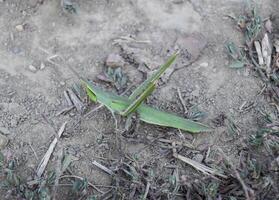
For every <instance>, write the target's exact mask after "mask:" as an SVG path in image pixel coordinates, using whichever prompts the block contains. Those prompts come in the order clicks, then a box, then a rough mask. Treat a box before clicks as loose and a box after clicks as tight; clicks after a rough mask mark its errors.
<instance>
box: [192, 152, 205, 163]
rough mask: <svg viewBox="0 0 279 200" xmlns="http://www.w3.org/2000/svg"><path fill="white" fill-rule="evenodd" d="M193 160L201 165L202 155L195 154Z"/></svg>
mask: <svg viewBox="0 0 279 200" xmlns="http://www.w3.org/2000/svg"><path fill="white" fill-rule="evenodd" d="M193 160H195V161H197V162H199V163H201V162H202V161H203V155H202V154H196V155H195V156H194V157H193Z"/></svg>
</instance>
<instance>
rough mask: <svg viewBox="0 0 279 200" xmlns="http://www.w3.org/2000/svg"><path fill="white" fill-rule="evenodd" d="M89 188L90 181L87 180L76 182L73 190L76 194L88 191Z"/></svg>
mask: <svg viewBox="0 0 279 200" xmlns="http://www.w3.org/2000/svg"><path fill="white" fill-rule="evenodd" d="M87 187H88V181H87V179H86V178H85V179H83V180H76V181H75V182H74V183H73V190H74V191H75V192H76V193H80V192H82V191H84V190H87Z"/></svg>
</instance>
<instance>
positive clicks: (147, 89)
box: [83, 54, 211, 133]
mask: <svg viewBox="0 0 279 200" xmlns="http://www.w3.org/2000/svg"><path fill="white" fill-rule="evenodd" d="M176 57H177V54H175V55H173V56H171V57H170V58H169V60H168V61H167V62H166V63H165V64H164V65H163V66H162V67H160V69H159V70H158V71H157V72H155V73H154V74H153V75H152V76H150V77H149V78H148V79H146V80H145V81H144V82H143V83H142V84H141V85H140V86H139V87H138V88H137V89H136V90H135V91H134V92H133V93H132V94H131V95H130V96H129V97H124V96H120V95H116V94H113V93H109V92H106V91H103V90H102V89H100V88H99V87H97V86H95V85H94V84H92V83H91V82H89V81H85V80H83V82H84V83H85V85H86V92H87V94H88V96H89V98H90V99H91V100H92V101H93V102H98V103H101V104H103V105H104V106H105V107H106V108H108V109H109V110H110V111H111V112H112V114H113V115H114V113H117V114H120V115H122V116H124V117H126V116H128V117H131V114H132V113H134V112H136V113H137V114H138V115H139V118H140V120H142V121H144V122H146V123H149V124H154V125H159V126H165V127H172V128H177V129H181V130H184V131H188V132H191V133H198V132H205V131H210V130H211V128H210V127H208V126H206V125H204V124H201V123H198V122H194V121H191V120H188V119H185V118H182V117H179V116H176V115H174V114H171V113H167V112H163V111H160V110H158V109H155V108H152V107H150V106H147V105H146V104H144V103H143V101H144V100H145V99H146V98H147V97H148V96H149V95H150V94H151V93H152V92H153V91H154V89H155V88H156V82H157V81H158V79H159V78H160V76H161V75H162V74H163V73H164V72H165V70H166V69H167V68H168V67H169V66H170V65H171V64H172V63H173V62H174V60H175V59H176Z"/></svg>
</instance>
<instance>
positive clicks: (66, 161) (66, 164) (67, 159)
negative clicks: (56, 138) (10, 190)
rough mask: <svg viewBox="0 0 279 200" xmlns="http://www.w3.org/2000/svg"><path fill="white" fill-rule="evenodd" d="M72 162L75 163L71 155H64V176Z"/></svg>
mask: <svg viewBox="0 0 279 200" xmlns="http://www.w3.org/2000/svg"><path fill="white" fill-rule="evenodd" d="M72 162H73V156H71V155H69V154H66V155H64V157H63V159H62V169H61V173H62V174H63V173H64V172H65V171H66V170H67V168H68V167H69V166H70V164H71V163H72Z"/></svg>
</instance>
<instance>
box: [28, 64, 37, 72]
mask: <svg viewBox="0 0 279 200" xmlns="http://www.w3.org/2000/svg"><path fill="white" fill-rule="evenodd" d="M28 68H29V70H30V71H31V72H36V71H37V68H36V67H35V66H33V65H29V67H28Z"/></svg>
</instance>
